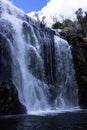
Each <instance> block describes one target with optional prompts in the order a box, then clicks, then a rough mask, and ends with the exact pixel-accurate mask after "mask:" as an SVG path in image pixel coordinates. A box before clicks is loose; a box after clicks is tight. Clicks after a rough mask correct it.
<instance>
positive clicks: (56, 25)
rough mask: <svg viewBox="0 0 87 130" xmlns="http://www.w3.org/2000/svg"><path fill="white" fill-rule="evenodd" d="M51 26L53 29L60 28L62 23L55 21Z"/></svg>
mask: <svg viewBox="0 0 87 130" xmlns="http://www.w3.org/2000/svg"><path fill="white" fill-rule="evenodd" d="M52 28H53V29H62V28H63V25H62V23H60V22H56V23H54V24H53V25H52Z"/></svg>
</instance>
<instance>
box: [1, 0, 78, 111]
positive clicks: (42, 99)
mask: <svg viewBox="0 0 87 130" xmlns="http://www.w3.org/2000/svg"><path fill="white" fill-rule="evenodd" d="M1 3H2V4H1V7H2V10H3V13H2V15H1V20H7V21H8V22H9V23H10V24H11V26H12V30H13V32H14V33H13V32H12V36H13V39H14V40H13V42H12V45H11V49H12V54H13V60H14V64H13V81H14V84H15V85H16V87H17V90H18V94H19V100H20V101H21V103H22V104H24V105H25V106H26V109H27V113H34V112H36V111H52V109H54V110H57V111H59V109H60V110H69V109H73V108H74V107H76V106H78V97H77V93H78V92H77V84H76V81H75V72H74V66H73V62H72V56H71V50H70V46H69V45H68V43H67V42H66V41H65V40H63V39H60V38H59V37H58V36H55V35H54V43H53V44H54V48H52V47H51V43H52V42H53V41H52V40H53V39H52V38H51V34H49V33H50V32H47V30H48V29H47V30H46V28H44V29H41V28H40V25H39V24H37V25H36V24H35V22H34V21H33V20H32V21H30V23H29V22H27V21H26V20H25V19H24V17H25V15H24V13H23V12H22V11H20V10H19V9H18V8H16V7H14V6H13V5H12V4H11V3H10V2H7V1H6V0H4V1H3V0H1ZM23 24H25V25H26V26H27V31H26V28H24V27H23ZM38 25H39V26H38ZM35 27H36V28H37V29H35ZM6 28H7V26H6ZM25 32H26V33H25ZM43 46H45V50H44V51H43V49H44V48H43ZM52 51H53V52H54V53H55V55H54V56H55V57H53V56H52ZM44 53H46V54H44ZM49 55H50V56H49ZM53 59H55V77H56V81H55V83H53V84H51V82H53V81H54V80H55V78H54V76H53V74H54V73H53V67H52V66H53V62H52V60H53ZM45 62H46V65H47V66H48V70H47V75H48V81H47V79H46V76H47V75H46V74H45V70H46V68H45V67H46V65H44V64H45ZM49 62H50V64H49ZM50 71H51V72H50ZM50 74H51V75H50ZM49 77H50V78H49ZM49 79H50V80H49ZM51 80H52V81H51ZM50 88H51V89H52V90H53V91H56V97H55V98H54V96H53V95H52V94H51V93H50ZM54 95H55V92H54ZM51 97H52V98H54V99H52V100H53V101H52V104H51Z"/></svg>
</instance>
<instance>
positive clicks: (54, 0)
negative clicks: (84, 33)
mask: <svg viewBox="0 0 87 130" xmlns="http://www.w3.org/2000/svg"><path fill="white" fill-rule="evenodd" d="M11 1H12V3H13V4H15V5H16V6H17V7H19V8H21V9H22V10H24V12H25V13H27V14H28V15H29V16H31V17H33V18H35V13H36V11H37V12H38V14H39V17H40V19H42V17H43V16H46V19H45V20H46V23H47V25H48V26H51V25H52V23H53V21H52V17H53V16H56V17H58V19H59V21H61V20H62V17H61V16H63V17H64V18H69V19H72V20H74V19H76V17H75V11H77V10H78V8H82V9H83V10H84V11H87V0H11Z"/></svg>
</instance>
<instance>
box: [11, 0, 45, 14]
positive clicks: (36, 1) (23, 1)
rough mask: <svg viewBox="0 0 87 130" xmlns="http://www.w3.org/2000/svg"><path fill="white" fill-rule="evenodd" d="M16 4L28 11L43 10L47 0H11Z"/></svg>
mask: <svg viewBox="0 0 87 130" xmlns="http://www.w3.org/2000/svg"><path fill="white" fill-rule="evenodd" d="M11 1H12V3H13V4H14V5H16V6H17V7H18V8H20V9H22V10H24V12H26V13H28V12H31V11H38V10H41V9H42V8H43V7H44V6H46V4H47V0H11Z"/></svg>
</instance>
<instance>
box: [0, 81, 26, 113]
mask: <svg viewBox="0 0 87 130" xmlns="http://www.w3.org/2000/svg"><path fill="white" fill-rule="evenodd" d="M0 106H1V107H0V115H9V114H10V115H11V114H22V113H26V109H25V107H24V106H23V105H22V104H21V103H20V102H19V100H18V92H17V89H16V87H15V85H14V84H13V82H12V80H8V81H3V82H2V83H1V84H0Z"/></svg>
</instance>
